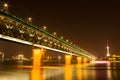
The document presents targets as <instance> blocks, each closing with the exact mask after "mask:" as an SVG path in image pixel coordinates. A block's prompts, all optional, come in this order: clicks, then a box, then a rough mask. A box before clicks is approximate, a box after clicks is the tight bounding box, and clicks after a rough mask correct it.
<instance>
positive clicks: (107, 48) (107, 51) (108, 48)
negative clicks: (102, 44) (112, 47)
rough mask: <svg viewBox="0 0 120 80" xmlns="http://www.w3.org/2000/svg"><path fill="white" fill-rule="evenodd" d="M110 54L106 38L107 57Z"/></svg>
mask: <svg viewBox="0 0 120 80" xmlns="http://www.w3.org/2000/svg"><path fill="white" fill-rule="evenodd" d="M109 56H110V52H109V45H108V40H107V57H109Z"/></svg>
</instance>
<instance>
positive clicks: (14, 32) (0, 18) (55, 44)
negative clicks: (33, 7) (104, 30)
mask: <svg viewBox="0 0 120 80" xmlns="http://www.w3.org/2000/svg"><path fill="white" fill-rule="evenodd" d="M0 38H1V39H6V40H10V41H14V42H18V43H22V44H26V45H31V46H35V47H38V48H41V50H42V49H49V50H53V51H57V52H61V53H65V54H68V55H73V56H78V57H85V58H87V59H89V60H95V59H96V57H95V56H94V55H92V54H91V53H89V52H87V51H86V50H84V49H81V48H80V47H78V46H76V45H74V44H73V43H71V42H69V41H68V40H65V39H63V38H62V37H61V38H59V37H58V36H56V35H54V34H50V33H49V32H47V31H46V30H45V29H40V28H39V27H38V26H36V25H34V24H32V23H31V22H28V21H25V20H23V19H21V18H19V17H17V16H15V15H12V14H10V13H9V12H8V11H6V10H4V9H0ZM41 50H40V51H41ZM33 53H36V52H35V51H34V50H33ZM39 56H40V55H39Z"/></svg>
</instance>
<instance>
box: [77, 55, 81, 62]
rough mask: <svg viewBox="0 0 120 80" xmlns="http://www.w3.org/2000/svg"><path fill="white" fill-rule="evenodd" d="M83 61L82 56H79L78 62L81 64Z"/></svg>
mask: <svg viewBox="0 0 120 80" xmlns="http://www.w3.org/2000/svg"><path fill="white" fill-rule="evenodd" d="M81 62H82V57H80V56H77V63H78V64H80V63H81Z"/></svg>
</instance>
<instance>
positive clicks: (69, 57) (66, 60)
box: [65, 54, 72, 65]
mask: <svg viewBox="0 0 120 80" xmlns="http://www.w3.org/2000/svg"><path fill="white" fill-rule="evenodd" d="M71 59H72V55H68V54H66V55H65V64H66V65H70V64H71Z"/></svg>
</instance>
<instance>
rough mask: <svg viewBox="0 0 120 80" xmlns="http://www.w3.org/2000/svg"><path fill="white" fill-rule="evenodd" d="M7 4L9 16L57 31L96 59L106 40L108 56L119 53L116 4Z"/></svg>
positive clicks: (47, 0) (42, 0)
mask: <svg viewBox="0 0 120 80" xmlns="http://www.w3.org/2000/svg"><path fill="white" fill-rule="evenodd" d="M8 3H9V12H10V13H12V14H14V15H16V16H18V17H20V18H22V19H27V18H28V17H32V19H33V24H35V25H38V26H39V27H40V28H41V27H42V26H44V25H45V26H47V31H48V32H50V33H53V32H54V31H55V32H57V34H58V36H64V38H65V39H68V40H69V41H72V42H73V43H75V44H77V45H79V46H80V47H81V48H83V49H85V50H87V51H88V52H90V53H92V54H94V55H95V56H97V57H102V56H105V55H106V45H107V40H109V46H110V53H111V54H120V42H119V41H120V32H119V31H120V6H119V2H115V1H110V0H109V1H106V2H105V1H104V0H103V1H101V0H100V2H99V1H97V0H96V1H91V0H88V1H86V0H85V1H83V0H82V1H75V0H74V1H65V0H64V1H62V0H59V1H58V0H55V1H53V0H9V1H8ZM1 43H2V42H1ZM2 44H3V43H2ZM25 47H26V46H25ZM21 50H23V51H24V49H21ZM26 50H27V49H26Z"/></svg>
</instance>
